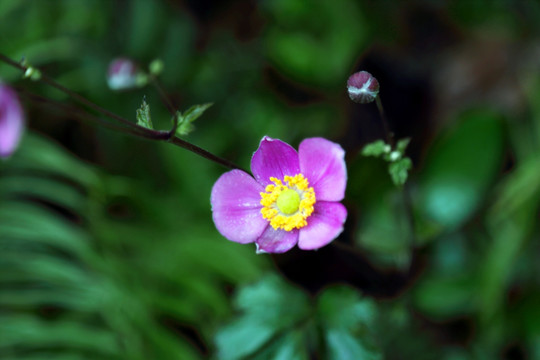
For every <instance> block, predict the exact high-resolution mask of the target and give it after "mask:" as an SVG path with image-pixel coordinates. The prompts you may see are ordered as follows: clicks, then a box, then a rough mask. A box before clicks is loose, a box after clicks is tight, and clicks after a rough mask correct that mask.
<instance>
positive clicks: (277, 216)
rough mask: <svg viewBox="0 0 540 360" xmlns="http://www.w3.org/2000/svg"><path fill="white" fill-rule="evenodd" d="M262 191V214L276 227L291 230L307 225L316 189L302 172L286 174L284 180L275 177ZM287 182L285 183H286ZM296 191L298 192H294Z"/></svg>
mask: <svg viewBox="0 0 540 360" xmlns="http://www.w3.org/2000/svg"><path fill="white" fill-rule="evenodd" d="M270 181H272V182H273V183H274V184H270V185H267V186H266V188H265V189H264V190H265V192H263V193H261V205H262V206H263V208H262V209H261V214H262V216H263V218H265V219H267V220H268V221H269V222H270V225H271V226H272V227H273V228H274V229H276V230H277V229H283V230H286V231H291V230H293V229H300V228H303V227H304V226H306V225H307V221H306V219H307V218H308V217H309V216H310V215H311V214H312V213H313V205H314V204H315V202H316V200H315V190H313V188H312V187H310V186H309V183H308V181H307V179H306V178H305V177H304V176H303V175H302V174H297V175H295V176H285V177H284V179H283V182H282V181H281V180H279V179H276V178H274V177H271V178H270ZM284 183H285V184H284ZM293 191H294V192H295V193H296V194H294V193H292V192H293Z"/></svg>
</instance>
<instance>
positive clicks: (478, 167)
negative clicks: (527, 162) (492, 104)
mask: <svg viewBox="0 0 540 360" xmlns="http://www.w3.org/2000/svg"><path fill="white" fill-rule="evenodd" d="M459 120H460V122H459V123H458V124H457V126H456V127H455V128H453V129H451V130H450V131H447V132H446V133H445V134H444V135H443V137H442V138H441V139H439V141H438V142H437V143H436V144H435V146H433V148H432V150H431V152H430V153H429V154H428V156H427V159H426V166H425V168H424V170H423V171H422V172H421V174H420V176H421V177H420V179H419V183H420V184H419V185H420V186H419V189H420V190H421V191H420V193H419V195H420V196H419V200H420V204H419V205H420V207H421V208H422V211H423V212H424V216H426V218H427V219H430V220H432V221H434V222H436V223H437V224H439V225H441V226H443V227H444V228H455V227H457V226H459V225H461V224H462V223H463V222H464V221H465V220H467V219H468V218H469V217H470V216H471V215H472V214H473V213H474V211H475V210H476V208H477V207H478V205H479V204H480V201H481V200H482V199H483V198H484V195H485V194H486V192H487V191H488V188H489V186H490V184H491V182H492V181H493V179H494V177H495V176H496V174H497V172H498V171H499V169H500V166H501V164H502V162H503V156H502V151H503V146H504V144H503V135H504V130H503V126H502V125H503V123H502V121H501V120H502V119H501V116H500V115H499V114H498V113H495V112H493V111H491V110H488V109H483V110H475V111H468V112H466V113H464V114H462V115H461V116H460V119H459Z"/></svg>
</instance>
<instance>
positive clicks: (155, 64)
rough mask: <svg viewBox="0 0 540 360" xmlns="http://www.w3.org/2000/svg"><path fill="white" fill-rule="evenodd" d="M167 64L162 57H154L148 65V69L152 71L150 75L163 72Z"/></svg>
mask: <svg viewBox="0 0 540 360" xmlns="http://www.w3.org/2000/svg"><path fill="white" fill-rule="evenodd" d="M164 66H165V65H164V64H163V61H162V60H161V59H154V60H153V61H152V62H151V63H150V65H148V70H149V71H150V75H153V76H158V75H159V74H161V73H162V72H163V67H164Z"/></svg>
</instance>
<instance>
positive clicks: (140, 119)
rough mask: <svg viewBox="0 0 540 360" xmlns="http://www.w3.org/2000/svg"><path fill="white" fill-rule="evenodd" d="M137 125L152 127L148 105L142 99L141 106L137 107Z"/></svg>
mask: <svg viewBox="0 0 540 360" xmlns="http://www.w3.org/2000/svg"><path fill="white" fill-rule="evenodd" d="M136 114H137V125H139V126H142V127H145V128H147V129H153V128H154V126H153V125H152V118H151V117H150V105H148V103H147V102H146V99H143V101H142V104H141V107H140V108H138V109H137V111H136Z"/></svg>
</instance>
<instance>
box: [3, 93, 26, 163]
mask: <svg viewBox="0 0 540 360" xmlns="http://www.w3.org/2000/svg"><path fill="white" fill-rule="evenodd" d="M23 131H24V115H23V110H22V107H21V104H20V103H19V98H18V97H17V94H16V93H15V91H13V90H12V89H11V88H10V87H9V86H7V85H4V84H0V157H2V158H7V157H8V156H10V155H11V154H12V153H13V152H14V151H15V149H16V148H17V145H18V144H19V141H20V139H21V136H22V133H23Z"/></svg>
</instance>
